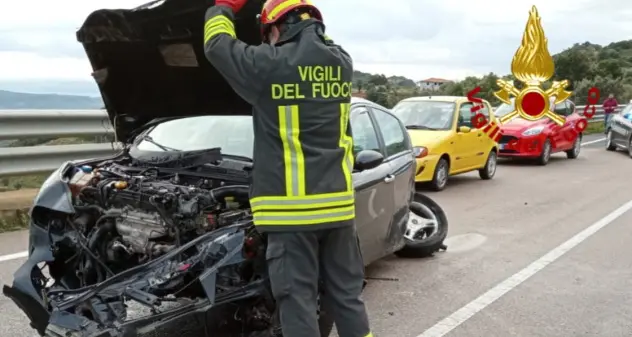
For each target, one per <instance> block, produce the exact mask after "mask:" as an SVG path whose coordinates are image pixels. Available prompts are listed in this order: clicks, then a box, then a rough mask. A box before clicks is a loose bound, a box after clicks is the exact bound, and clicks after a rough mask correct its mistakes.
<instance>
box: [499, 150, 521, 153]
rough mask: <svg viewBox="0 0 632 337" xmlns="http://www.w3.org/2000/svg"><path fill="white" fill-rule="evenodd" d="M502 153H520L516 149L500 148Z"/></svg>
mask: <svg viewBox="0 0 632 337" xmlns="http://www.w3.org/2000/svg"><path fill="white" fill-rule="evenodd" d="M499 152H500V153H518V151H516V150H500V151H499Z"/></svg>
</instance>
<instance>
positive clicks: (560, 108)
mask: <svg viewBox="0 0 632 337" xmlns="http://www.w3.org/2000/svg"><path fill="white" fill-rule="evenodd" d="M553 112H555V113H556V114H558V115H560V116H568V115H569V113H568V107H567V106H566V102H561V103H557V104H555V110H553Z"/></svg>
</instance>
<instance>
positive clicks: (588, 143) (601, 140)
mask: <svg viewBox="0 0 632 337" xmlns="http://www.w3.org/2000/svg"><path fill="white" fill-rule="evenodd" d="M604 140H606V137H604V138H600V139H597V140H591V141H589V142H584V143H582V146H584V145H590V144H595V143H599V142H603V141H604Z"/></svg>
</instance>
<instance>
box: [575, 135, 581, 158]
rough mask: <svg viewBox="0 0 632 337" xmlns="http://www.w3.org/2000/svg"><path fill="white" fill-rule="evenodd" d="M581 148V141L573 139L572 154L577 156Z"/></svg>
mask: <svg viewBox="0 0 632 337" xmlns="http://www.w3.org/2000/svg"><path fill="white" fill-rule="evenodd" d="M581 148H582V145H581V140H580V139H579V137H577V139H575V144H574V145H573V153H574V154H575V156H577V155H579V151H580V150H581Z"/></svg>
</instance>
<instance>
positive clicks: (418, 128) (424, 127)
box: [406, 125, 437, 130]
mask: <svg viewBox="0 0 632 337" xmlns="http://www.w3.org/2000/svg"><path fill="white" fill-rule="evenodd" d="M406 129H413V130H437V129H436V128H431V127H429V126H423V125H406Z"/></svg>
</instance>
